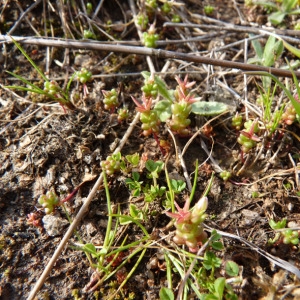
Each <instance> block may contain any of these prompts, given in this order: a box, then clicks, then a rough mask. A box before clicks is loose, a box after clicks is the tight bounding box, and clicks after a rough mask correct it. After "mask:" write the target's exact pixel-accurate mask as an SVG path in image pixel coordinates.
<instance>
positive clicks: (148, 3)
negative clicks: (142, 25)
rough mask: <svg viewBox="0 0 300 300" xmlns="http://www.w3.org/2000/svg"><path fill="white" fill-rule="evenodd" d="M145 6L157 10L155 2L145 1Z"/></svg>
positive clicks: (151, 0) (153, 0)
mask: <svg viewBox="0 0 300 300" xmlns="http://www.w3.org/2000/svg"><path fill="white" fill-rule="evenodd" d="M146 4H147V5H148V6H149V7H151V8H157V2H156V0H146Z"/></svg>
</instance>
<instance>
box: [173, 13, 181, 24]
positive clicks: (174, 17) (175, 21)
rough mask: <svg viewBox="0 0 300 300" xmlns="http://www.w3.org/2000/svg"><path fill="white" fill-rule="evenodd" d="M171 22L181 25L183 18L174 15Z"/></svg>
mask: <svg viewBox="0 0 300 300" xmlns="http://www.w3.org/2000/svg"><path fill="white" fill-rule="evenodd" d="M171 21H172V22H173V23H180V22H181V18H180V16H179V15H177V14H174V15H173V16H172V19H171Z"/></svg>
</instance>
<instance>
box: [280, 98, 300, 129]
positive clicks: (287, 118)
mask: <svg viewBox="0 0 300 300" xmlns="http://www.w3.org/2000/svg"><path fill="white" fill-rule="evenodd" d="M296 116H297V113H296V109H295V107H294V106H293V105H292V104H291V103H289V104H288V105H287V106H286V107H285V110H284V113H283V114H282V116H281V121H282V122H283V123H285V124H286V125H292V124H293V123H294V121H295V120H296Z"/></svg>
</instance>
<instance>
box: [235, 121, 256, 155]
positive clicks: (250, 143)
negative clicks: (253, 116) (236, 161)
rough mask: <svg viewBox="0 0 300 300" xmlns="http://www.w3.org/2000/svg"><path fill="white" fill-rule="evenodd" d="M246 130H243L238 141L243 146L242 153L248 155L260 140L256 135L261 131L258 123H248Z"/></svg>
mask: <svg viewBox="0 0 300 300" xmlns="http://www.w3.org/2000/svg"><path fill="white" fill-rule="evenodd" d="M244 127H245V129H246V130H242V131H241V133H240V135H239V137H238V139H237V141H238V143H239V144H240V145H242V151H243V152H244V153H248V152H249V151H250V150H251V149H252V148H254V147H256V144H257V142H259V141H260V138H259V137H258V136H257V135H256V134H255V133H257V132H258V131H259V127H258V124H257V121H251V120H249V121H247V122H245V124H244Z"/></svg>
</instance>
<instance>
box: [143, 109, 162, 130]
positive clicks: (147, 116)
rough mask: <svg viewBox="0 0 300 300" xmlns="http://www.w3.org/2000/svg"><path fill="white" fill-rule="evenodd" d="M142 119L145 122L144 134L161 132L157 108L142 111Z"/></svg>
mask: <svg viewBox="0 0 300 300" xmlns="http://www.w3.org/2000/svg"><path fill="white" fill-rule="evenodd" d="M140 120H141V122H142V123H143V124H142V129H143V135H144V136H148V135H150V134H152V133H157V132H159V125H160V119H159V117H158V115H157V112H156V111H155V110H146V111H144V112H142V113H141V115H140Z"/></svg>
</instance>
